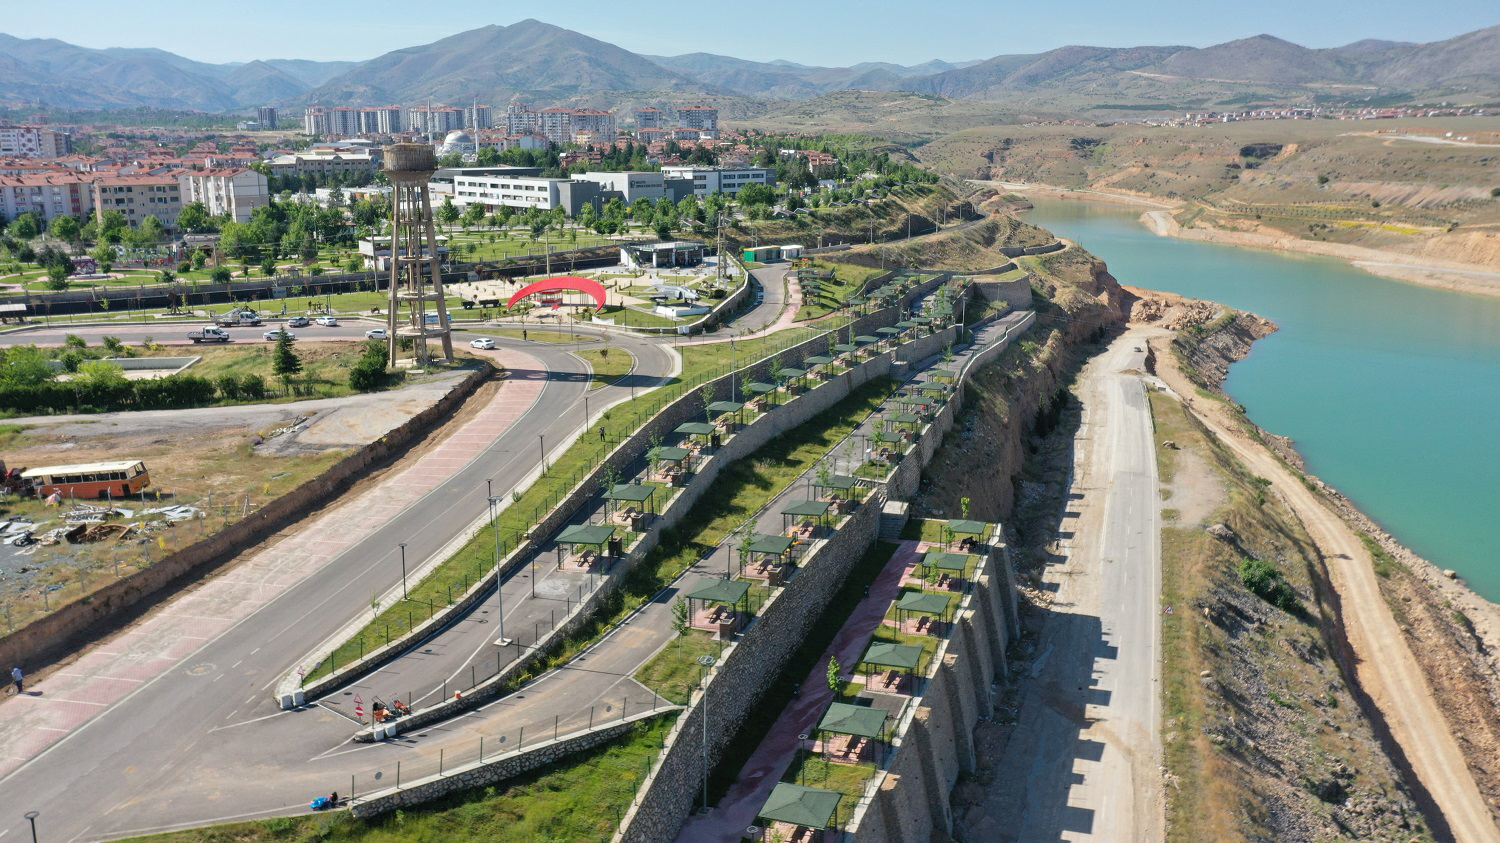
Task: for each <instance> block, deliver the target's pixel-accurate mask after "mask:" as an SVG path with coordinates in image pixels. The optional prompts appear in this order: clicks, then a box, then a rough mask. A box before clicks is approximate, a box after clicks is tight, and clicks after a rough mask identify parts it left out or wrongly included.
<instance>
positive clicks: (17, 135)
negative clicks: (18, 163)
mask: <svg viewBox="0 0 1500 843" xmlns="http://www.w3.org/2000/svg"><path fill="white" fill-rule="evenodd" d="M72 153H73V136H72V135H70V134H68V133H67V132H59V131H57V130H55V129H48V128H46V127H44V126H0V157H12V156H14V157H17V158H61V157H63V156H64V155H71V154H72Z"/></svg>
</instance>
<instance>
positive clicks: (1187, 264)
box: [1025, 200, 1500, 601]
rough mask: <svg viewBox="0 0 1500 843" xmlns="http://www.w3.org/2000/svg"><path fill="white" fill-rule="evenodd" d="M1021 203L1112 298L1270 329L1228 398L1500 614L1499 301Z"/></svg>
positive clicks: (1050, 204)
mask: <svg viewBox="0 0 1500 843" xmlns="http://www.w3.org/2000/svg"><path fill="white" fill-rule="evenodd" d="M1033 201H1035V202H1036V206H1037V207H1036V210H1034V211H1031V212H1028V213H1027V214H1026V217H1025V218H1026V220H1027V221H1028V222H1030V223H1033V224H1035V225H1039V226H1042V227H1043V228H1046V229H1048V230H1050V231H1052V232H1054V233H1055V234H1058V235H1059V236H1062V237H1066V238H1068V239H1069V240H1073V241H1074V242H1077V243H1079V244H1080V245H1082V246H1083V247H1084V248H1085V249H1087V250H1089V251H1090V252H1092V253H1093V254H1095V255H1097V256H1098V257H1099V258H1101V259H1103V260H1104V261H1106V262H1107V263H1108V264H1109V269H1110V273H1111V274H1113V275H1114V276H1115V277H1116V278H1118V279H1119V280H1120V283H1122V284H1127V285H1130V286H1138V287H1145V288H1148V289H1154V290H1163V291H1167V292H1172V293H1179V294H1181V295H1185V296H1190V297H1193V298H1199V299H1206V300H1209V301H1215V302H1220V303H1222V304H1226V305H1228V306H1230V307H1233V308H1236V309H1239V310H1246V311H1250V312H1252V313H1255V314H1258V315H1260V316H1263V317H1265V318H1267V319H1270V320H1272V321H1274V322H1275V323H1276V324H1277V325H1278V326H1279V327H1280V329H1281V330H1279V331H1278V332H1276V333H1275V334H1273V335H1271V336H1269V337H1267V338H1265V339H1263V340H1260V341H1259V342H1257V343H1256V344H1255V347H1254V349H1253V350H1252V352H1251V354H1250V356H1249V357H1248V358H1246V359H1245V360H1244V361H1242V362H1240V363H1237V364H1235V365H1234V366H1233V367H1231V369H1230V373H1229V380H1228V382H1227V383H1226V384H1225V389H1226V391H1228V392H1229V394H1230V395H1231V396H1233V397H1234V399H1235V400H1236V401H1237V402H1239V403H1240V404H1243V405H1244V406H1245V409H1246V412H1247V413H1248V414H1249V416H1250V418H1251V419H1252V420H1253V421H1254V422H1255V423H1256V424H1258V425H1260V426H1261V427H1262V428H1265V429H1266V430H1268V431H1271V432H1273V433H1279V434H1281V435H1284V436H1290V437H1291V438H1292V439H1293V440H1294V441H1295V442H1296V445H1297V450H1298V451H1299V452H1300V453H1301V454H1302V455H1303V457H1304V458H1305V459H1306V461H1307V467H1308V470H1309V471H1310V472H1311V473H1313V474H1316V475H1318V476H1319V477H1321V478H1323V479H1324V480H1326V481H1327V482H1329V483H1331V484H1332V485H1333V486H1335V487H1336V488H1338V489H1339V490H1340V491H1341V492H1343V493H1344V494H1345V495H1347V496H1348V497H1349V498H1350V500H1352V501H1353V502H1354V503H1355V504H1356V505H1357V506H1358V507H1359V508H1360V510H1361V511H1363V512H1364V513H1365V514H1367V515H1369V516H1370V517H1371V518H1373V519H1375V520H1376V521H1377V522H1379V523H1380V525H1381V526H1382V527H1384V528H1385V529H1386V530H1387V531H1389V532H1390V533H1391V534H1392V535H1394V536H1396V538H1397V539H1399V540H1400V541H1401V542H1402V543H1403V544H1405V545H1406V546H1407V547H1410V548H1411V549H1412V550H1414V551H1416V552H1417V553H1418V554H1420V555H1422V556H1424V557H1426V558H1427V559H1429V560H1431V561H1432V562H1433V563H1435V564H1436V565H1438V566H1439V567H1442V568H1453V569H1455V570H1457V571H1458V572H1459V574H1460V575H1461V576H1463V577H1464V579H1465V580H1467V581H1468V582H1469V584H1470V586H1471V587H1472V588H1473V589H1474V590H1475V591H1477V592H1478V593H1480V594H1482V595H1484V596H1485V597H1487V598H1488V599H1490V600H1495V601H1500V554H1497V548H1500V541H1497V538H1496V536H1497V533H1496V527H1497V525H1500V517H1497V516H1500V513H1497V510H1500V483H1497V479H1500V298H1489V297H1483V296H1476V295H1469V294H1463V293H1452V292H1446V291H1441V290H1434V289H1429V288H1425V287H1419V286H1415V285H1411V284H1404V283H1400V282H1396V281H1390V280H1387V279H1383V278H1380V277H1377V276H1374V275H1371V274H1369V273H1366V272H1364V271H1363V270H1360V269H1357V268H1355V267H1352V266H1350V265H1348V264H1346V263H1343V262H1341V261H1337V260H1334V259H1331V258H1321V257H1312V256H1304V255H1299V254H1295V253H1282V252H1269V251H1262V250H1256V249H1246V248H1241V247H1235V246H1223V245H1217V244H1212V243H1199V242H1194V241H1187V240H1176V239H1173V238H1167V237H1158V236H1156V235H1154V234H1152V233H1151V232H1150V231H1149V230H1147V229H1146V227H1145V226H1143V225H1141V224H1140V223H1139V222H1138V218H1139V216H1140V213H1141V211H1140V209H1132V208H1126V207H1120V206H1112V205H1100V204H1091V203H1085V202H1063V201H1045V200H1033Z"/></svg>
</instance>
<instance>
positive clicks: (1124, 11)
mask: <svg viewBox="0 0 1500 843" xmlns="http://www.w3.org/2000/svg"><path fill="white" fill-rule="evenodd" d="M11 5H12V8H10V9H9V10H7V12H6V14H5V16H4V19H3V21H0V32H4V33H6V34H9V35H14V36H16V37H20V38H57V39H60V40H63V41H67V42H69V43H73V44H78V45H80V46H84V47H159V48H161V49H164V50H169V51H171V52H174V53H177V54H179V55H183V56H186V57H188V58H191V59H196V60H198V61H207V62H229V61H241V62H243V61H250V60H252V59H257V58H262V59H264V58H298V59H322V60H345V61H349V60H352V61H362V60H365V59H370V58H374V57H376V56H378V55H381V54H383V53H386V52H389V51H391V50H395V49H400V48H402V47H410V46H415V45H419V44H426V43H430V42H432V41H436V40H438V39H440V38H443V37H445V36H448V35H453V34H455V33H458V32H462V31H464V30H468V29H475V28H478V27H480V26H485V25H488V24H501V25H508V24H511V23H515V22H517V21H520V20H523V19H525V18H528V17H535V18H537V19H539V20H543V21H546V22H547V23H551V24H555V25H557V26H561V27H564V28H567V29H573V30H576V31H578V32H582V33H583V34H585V35H589V36H592V37H594V38H598V39H600V40H603V41H608V42H610V43H612V44H617V45H619V46H621V47H624V48H625V49H627V50H631V51H633V52H637V53H646V54H652V55H677V54H681V53H691V52H707V53H717V54H720V55H730V56H735V57H738V58H743V59H751V60H755V61H770V60H773V59H786V60H789V61H795V62H799V63H801V64H813V65H825V66H847V65H850V64H855V63H858V62H862V61H889V62H896V63H899V64H919V63H921V62H924V61H928V60H930V59H934V58H940V59H944V60H948V61H963V60H970V59H984V58H989V57H991V56H996V55H1004V54H1009V53H1037V52H1043V51H1046V50H1049V49H1052V48H1054V47H1061V46H1064V45H1068V44H1087V45H1090V46H1102V47H1128V46H1142V45H1169V44H1181V45H1185V46H1191V47H1207V46H1210V45H1212V44H1218V43H1222V42H1224V41H1232V40H1234V39H1237V38H1246V37H1249V36H1251V35H1258V34H1261V33H1268V34H1271V35H1275V36H1277V37H1279V38H1285V39H1286V40H1288V41H1293V42H1296V43H1298V44H1302V45H1304V46H1307V47H1336V46H1340V45H1343V44H1348V43H1350V42H1353V41H1358V40H1361V39H1365V38H1380V39H1386V40H1400V41H1440V40H1443V39H1445V38H1451V37H1453V36H1455V35H1459V34H1462V33H1465V32H1470V31H1473V30H1475V29H1481V28H1484V27H1487V26H1494V25H1496V24H1500V8H1497V6H1496V4H1495V0H1431V2H1419V3H1413V2H1411V0H1358V2H1356V0H1339V2H1332V0H1258V2H1256V3H1252V4H1244V5H1231V4H1227V3H1219V2H1203V0H1152V2H1149V3H1131V2H1121V1H1120V0H1063V2H1061V3H1039V2H1034V0H1033V1H1032V2H1025V3H1021V2H1016V0H924V2H918V3H911V2H909V1H903V0H817V2H807V1H806V0H757V2H754V3H719V2H708V3H695V4H690V5H677V6H673V7H666V6H652V5H650V4H645V5H642V4H633V3H621V2H619V0H571V2H568V3H559V4H556V5H547V6H543V7H538V6H536V5H529V4H528V5H524V6H523V5H522V4H515V3H504V4H500V3H495V2H494V0H445V2H443V3H441V4H439V5H438V6H435V7H429V6H427V5H425V4H422V3H411V2H403V3H396V2H392V0H364V2H360V3H356V4H352V5H351V4H344V3H311V4H307V5H300V4H299V5H295V6H289V7H288V6H274V5H273V6H264V5H262V6H256V5H254V4H244V3H240V2H235V3H233V4H231V3H229V2H225V0H154V2H153V3H152V4H151V10H150V13H149V14H141V13H140V12H139V10H137V9H133V8H132V7H131V6H130V5H128V4H122V3H120V2H119V0H73V2H70V3H68V4H67V7H66V8H67V12H66V14H59V13H58V7H53V6H48V5H47V4H45V3H16V4H11ZM220 9H222V10H223V11H222V13H216V10H220ZM439 9H440V10H441V12H440V14H438V15H428V14H425V13H426V12H428V11H429V10H439ZM669 9H671V10H672V11H668V10H669ZM1231 9H1233V10H1234V11H1230V10H1231Z"/></svg>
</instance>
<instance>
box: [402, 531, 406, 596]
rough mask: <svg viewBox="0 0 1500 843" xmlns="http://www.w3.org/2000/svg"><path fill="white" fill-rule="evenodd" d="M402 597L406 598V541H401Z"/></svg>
mask: <svg viewBox="0 0 1500 843" xmlns="http://www.w3.org/2000/svg"><path fill="white" fill-rule="evenodd" d="M401 599H402V600H405V599H406V542H402V543H401Z"/></svg>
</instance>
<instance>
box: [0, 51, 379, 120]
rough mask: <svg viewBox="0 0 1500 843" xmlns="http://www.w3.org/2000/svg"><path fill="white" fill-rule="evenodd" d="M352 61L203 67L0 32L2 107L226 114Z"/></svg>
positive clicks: (163, 56) (153, 54) (302, 86)
mask: <svg viewBox="0 0 1500 843" xmlns="http://www.w3.org/2000/svg"><path fill="white" fill-rule="evenodd" d="M350 64H351V62H315V61H303V60H280V59H278V60H272V61H264V62H261V61H256V62H250V63H248V64H235V63H228V64H209V63H206V62H199V61H193V60H192V59H188V58H184V57H182V56H179V55H177V54H175V53H169V52H167V51H166V50H158V49H155V48H149V47H148V48H131V47H110V48H108V49H103V50H94V49H90V48H88V47H79V46H76V45H74V44H69V43H67V42H65V41H58V40H57V39H55V38H25V39H23V38H16V37H14V36H11V35H5V34H0V102H42V103H46V104H49V105H57V106H62V107H66V108H116V107H138V106H145V107H151V108H186V109H195V110H198V111H227V110H232V109H238V108H245V107H250V106H258V105H265V104H267V103H271V102H276V101H279V100H285V99H288V98H291V97H294V96H296V95H298V94H300V93H302V92H304V91H306V90H307V89H309V88H311V87H312V86H313V85H315V84H319V83H321V82H323V81H324V80H326V79H327V78H328V77H329V76H331V75H333V74H334V73H338V72H341V71H343V70H345V69H347V68H348V66H349V65H350Z"/></svg>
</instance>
